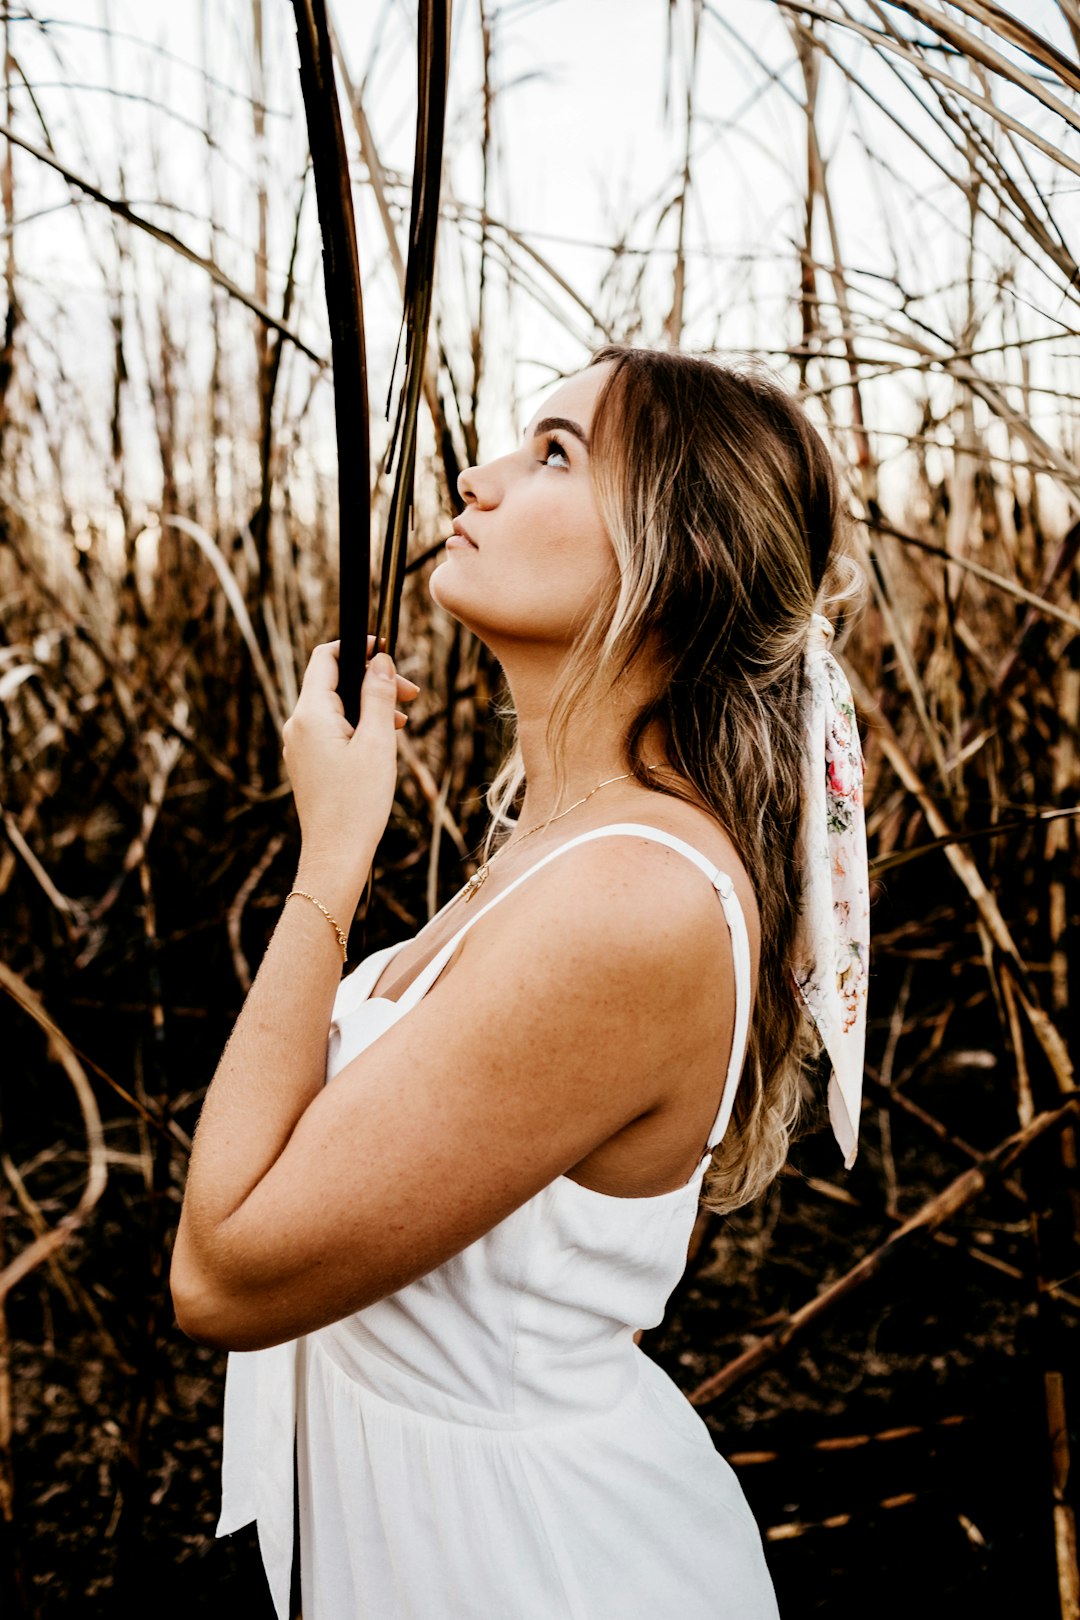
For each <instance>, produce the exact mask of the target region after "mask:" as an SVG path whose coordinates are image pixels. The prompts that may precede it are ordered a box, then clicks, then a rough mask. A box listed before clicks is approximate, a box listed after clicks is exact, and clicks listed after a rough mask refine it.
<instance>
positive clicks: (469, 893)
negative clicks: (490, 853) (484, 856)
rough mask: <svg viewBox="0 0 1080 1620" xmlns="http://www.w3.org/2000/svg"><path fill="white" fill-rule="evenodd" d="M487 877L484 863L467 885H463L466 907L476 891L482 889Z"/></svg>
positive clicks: (486, 868)
mask: <svg viewBox="0 0 1080 1620" xmlns="http://www.w3.org/2000/svg"><path fill="white" fill-rule="evenodd" d="M487 875H488V865H487V862H486V861H485V862H484V864H483V866H481V867H480V869H479V871H476V872H474V873H473V875H472V877H471V878H470V879H469V881H468V883H466V885H465V904H466V905H468V903H469V901H470V900H471V899H472V897H473V895H474V894H476V892H477V890H478V889H482V888H483V886H484V884H485V883H486V882H487Z"/></svg>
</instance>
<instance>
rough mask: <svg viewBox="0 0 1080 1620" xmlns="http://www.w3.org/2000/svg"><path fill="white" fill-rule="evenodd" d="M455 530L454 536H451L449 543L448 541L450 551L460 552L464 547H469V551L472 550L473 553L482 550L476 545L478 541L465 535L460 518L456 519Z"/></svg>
mask: <svg viewBox="0 0 1080 1620" xmlns="http://www.w3.org/2000/svg"><path fill="white" fill-rule="evenodd" d="M453 530H454V532H453V534H452V535H450V536H449V537H448V539H447V541H446V544H447V548H448V549H450V550H453V551H460V550H461V548H462V546H468V547H469V549H470V550H472V551H479V549H480V548H479V546H478V545H477V544H476V541H475V540H471V539H470V538H469V536H468V535H467V534H466V533H465V530H464V529H463V528H462V526H461V521H460V519H458V518H455V519H454V522H453Z"/></svg>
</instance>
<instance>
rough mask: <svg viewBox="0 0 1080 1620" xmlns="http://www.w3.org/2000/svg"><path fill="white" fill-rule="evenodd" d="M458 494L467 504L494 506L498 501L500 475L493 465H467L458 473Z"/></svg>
mask: <svg viewBox="0 0 1080 1620" xmlns="http://www.w3.org/2000/svg"><path fill="white" fill-rule="evenodd" d="M457 488H458V495H459V496H460V497H461V499H462V500H463V501H464V502H465V505H466V506H470V505H471V506H481V507H483V506H494V505H495V504H496V502H497V501H498V498H499V494H498V477H497V476H492V469H491V466H490V465H489V466H487V467H466V468H465V471H464V472H461V473H459V474H458V481H457Z"/></svg>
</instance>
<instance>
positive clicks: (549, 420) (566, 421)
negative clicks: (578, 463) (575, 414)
mask: <svg viewBox="0 0 1080 1620" xmlns="http://www.w3.org/2000/svg"><path fill="white" fill-rule="evenodd" d="M558 428H562V430H563V432H564V433H572V434H573V435H574V438H575V439H580V441H581V443H582V444H583V445H584V446H585V448H586V450H587V449H588V448H589V440H588V437H587V435H586V432H585V429H584V428H583V427H582V426H581V424H580V423H579V422H571V420H570V418H569V417H568V416H545V417H544V419H543V421H541V422H537V424H536V426H535V427H534V428H533V430H532V433H531V434H530V435H529V437H530V438H532V439H538V438H539V437H540V435H541V433H551V432H552V431H553V430H555V429H558Z"/></svg>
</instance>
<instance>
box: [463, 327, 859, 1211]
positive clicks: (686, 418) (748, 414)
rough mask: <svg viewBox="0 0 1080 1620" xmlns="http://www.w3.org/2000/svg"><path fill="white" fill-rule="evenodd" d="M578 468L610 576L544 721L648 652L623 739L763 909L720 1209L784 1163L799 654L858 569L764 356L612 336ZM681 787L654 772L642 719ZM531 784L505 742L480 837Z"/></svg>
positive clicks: (830, 494) (834, 483)
mask: <svg viewBox="0 0 1080 1620" xmlns="http://www.w3.org/2000/svg"><path fill="white" fill-rule="evenodd" d="M602 363H610V365H611V374H610V376H609V377H608V378H607V379H606V380H605V382H604V384H603V387H602V389H601V391H600V394H599V397H598V400H597V404H596V409H595V412H594V416H593V423H592V429H591V434H590V440H591V443H590V466H591V473H592V478H593V483H594V487H595V490H596V496H597V502H598V505H599V508H600V513H601V517H602V519H603V521H604V524H605V526H606V528H607V531H608V534H609V536H610V539H611V544H612V548H613V551H614V555H615V560H616V563H617V572H616V576H615V579H614V583H613V584H612V586H611V588H610V590H609V592H608V593H607V594H606V596H605V597H604V599H603V600H602V601H601V602H600V603H599V604H598V606H597V607H596V609H595V610H594V611H593V612H592V614H591V615H590V616H589V617H588V619H587V620H586V622H584V623H583V624H582V627H581V632H580V635H579V636H578V637H577V639H576V642H575V645H574V648H573V651H572V653H571V656H570V657H569V659H568V661H567V664H566V666H565V668H564V670H563V673H562V677H561V680H560V683H559V688H558V691H557V693H556V697H555V701H554V703H553V706H552V712H551V715H550V717H549V722H548V741H549V745H550V746H551V749H552V753H553V757H554V759H555V761H556V764H557V765H558V761H559V759H560V752H561V743H562V741H563V739H564V738H565V735H566V729H567V725H568V722H569V719H570V717H571V715H572V714H573V713H574V712H575V710H576V709H577V708H578V706H579V705H580V704H582V703H586V702H588V701H590V700H594V699H595V698H596V697H597V695H598V694H600V693H601V692H603V691H605V690H608V689H610V687H611V686H612V685H613V684H615V683H616V682H619V681H622V680H623V679H625V677H626V676H627V675H628V674H629V672H630V671H631V670H636V669H638V668H641V667H642V662H643V661H644V667H645V668H647V669H648V670H649V671H650V673H651V674H654V676H655V681H654V686H653V696H652V697H651V699H650V700H649V701H648V702H646V703H645V705H644V706H643V707H641V708H640V709H639V711H638V712H637V714H636V715H634V717H633V718H632V720H631V722H630V724H629V725H628V727H627V731H626V734H625V747H626V753H627V759H628V768H629V769H630V770H631V771H632V772H633V774H634V776H635V777H636V779H637V780H638V781H639V782H640V783H641V785H642V786H643V787H647V788H649V789H650V790H652V791H653V792H664V793H671V794H673V795H674V796H676V797H679V798H683V799H688V800H690V801H691V802H700V801H704V803H705V804H706V805H707V806H708V809H709V811H710V812H711V813H712V815H713V816H714V817H715V818H716V820H717V821H718V822H719V823H720V824H721V825H722V826H723V828H724V830H725V831H726V832H727V834H728V836H729V837H730V838H731V840H732V842H733V843H734V845H735V847H736V849H737V850H738V851H739V855H740V858H741V859H742V861H743V864H744V866H745V868H746V871H747V873H748V875H749V877H750V880H751V882H752V883H753V885H754V892H755V896H756V899H757V904H758V908H759V913H760V918H761V957H760V965H759V976H758V990H757V996H756V1000H755V1006H754V1013H753V1017H752V1020H751V1027H750V1032H749V1038H748V1044H747V1051H746V1058H745V1061H744V1064H743V1071H742V1077H741V1079H740V1082H739V1087H738V1091H737V1093H736V1098H735V1107H734V1112H733V1114H732V1118H731V1122H730V1124H729V1126H728V1129H727V1132H726V1133H725V1136H724V1139H723V1141H722V1142H721V1144H720V1145H719V1146H718V1147H717V1149H716V1152H715V1153H714V1154H713V1159H712V1163H711V1165H710V1166H709V1168H708V1170H707V1171H706V1175H705V1181H704V1186H703V1193H702V1200H703V1202H704V1204H705V1205H706V1207H708V1208H710V1209H713V1210H715V1211H717V1212H718V1213H723V1212H726V1211H728V1210H732V1209H737V1208H739V1207H740V1206H741V1205H743V1204H746V1203H748V1202H749V1201H750V1200H751V1199H753V1198H755V1197H756V1196H757V1195H758V1194H759V1193H760V1192H761V1191H763V1189H764V1188H765V1187H766V1186H767V1185H768V1184H769V1182H770V1181H772V1179H773V1178H774V1177H775V1176H776V1174H777V1173H778V1172H779V1170H780V1169H781V1167H782V1165H783V1163H784V1161H785V1159H786V1157H787V1152H788V1145H789V1142H790V1141H791V1138H792V1136H793V1134H794V1132H795V1129H796V1126H797V1124H798V1122H799V1121H800V1117H801V1115H802V1113H803V1102H804V1095H805V1093H806V1089H807V1088H806V1083H805V1079H804V1075H805V1070H806V1064H807V1060H808V1059H809V1058H810V1057H811V1056H812V1055H814V1054H815V1053H816V1051H817V1041H816V1037H815V1036H814V1034H813V1030H812V1026H810V1025H809V1023H808V1021H807V1020H806V1019H805V1017H804V1016H803V1014H802V1012H801V1010H800V1008H799V1005H798V1002H797V997H796V992H795V990H794V986H793V983H792V979H791V972H790V963H791V953H792V944H793V938H794V930H795V921H796V915H797V912H798V907H799V903H800V889H801V884H800V873H799V871H798V867H797V861H796V834H797V830H798V826H799V820H800V814H801V807H802V785H801V764H802V754H803V727H802V718H801V701H802V697H803V693H804V682H805V672H804V653H805V647H806V639H807V633H808V629H809V621H810V615H811V613H812V612H813V611H815V609H816V610H817V611H819V612H824V611H826V610H827V608H829V607H835V606H836V605H837V604H841V603H842V604H844V605H845V606H846V608H847V612H848V616H849V617H850V610H851V605H852V603H853V601H854V599H855V596H856V594H857V593H856V591H855V590H853V587H857V586H859V585H860V584H861V581H862V570H861V569H860V568H859V566H858V564H856V563H855V561H854V559H853V558H851V557H850V555H846V554H845V552H844V550H843V544H844V535H843V531H844V520H843V516H842V510H841V503H840V498H839V486H838V480H837V475H836V471H835V468H834V465H833V462H832V459H831V457H830V454H829V452H828V450H827V449H826V446H825V444H824V442H823V440H822V439H821V437H820V435H819V434H818V432H817V430H816V429H815V428H814V426H813V424H812V423H811V421H810V419H809V417H808V416H807V415H806V413H805V412H804V410H803V409H802V407H801V406H800V405H799V404H798V402H797V401H796V400H795V399H794V398H793V397H792V395H790V394H789V393H788V391H787V390H786V388H785V387H784V385H783V384H782V382H781V381H780V380H779V379H778V378H777V377H776V376H775V375H774V374H772V373H771V372H769V371H768V370H767V369H766V368H765V367H763V366H760V365H757V364H753V363H750V362H744V363H743V364H741V365H740V366H738V367H737V366H735V365H731V364H724V365H721V364H718V363H716V362H715V361H712V360H709V359H705V358H701V357H696V356H690V355H685V354H673V353H669V352H666V351H659V350H651V349H637V348H629V347H621V346H614V345H613V346H610V347H606V348H603V349H600V350H599V351H598V352H597V353H596V354H594V355H593V357H592V360H591V362H590V364H592V365H597V364H602ZM654 722H659V723H660V725H661V727H662V729H663V731H664V733H665V734H666V739H665V740H666V750H667V757H668V760H669V761H670V763H671V765H672V766H673V767H674V768H675V770H676V771H678V772H679V774H680V775H681V777H682V778H683V779H684V781H685V782H687V783H689V784H690V788H691V789H692V792H688V791H685V790H684V789H682V788H680V787H678V786H673V785H672V784H671V782H670V781H669V780H667V779H666V778H665V777H663V776H661V775H657V774H654V773H651V772H650V771H649V770H648V768H647V767H646V766H645V765H644V763H643V760H642V741H643V738H644V735H645V733H646V730H647V728H648V727H649V726H650V725H651V724H653V723H654ZM523 782H524V768H523V765H522V759H521V753H520V750H519V748H518V746H517V744H516V742H515V744H514V746H513V747H512V748H511V750H510V753H509V755H508V756H507V758H506V760H505V762H504V764H503V766H502V768H501V769H500V771H499V773H498V775H497V777H496V779H495V781H494V782H493V783H492V785H491V788H490V790H489V792H488V807H489V809H490V811H491V815H492V821H491V825H490V827H489V830H488V848H489V849H490V848H491V846H492V844H493V843H494V841H495V840H496V839H497V837H498V836H499V834H500V832H502V831H503V830H504V829H505V828H507V827H508V826H509V825H512V822H511V820H510V818H509V815H508V812H509V810H510V808H511V806H512V805H513V804H514V802H515V800H516V798H517V796H518V794H519V792H520V789H521V787H522V784H523Z"/></svg>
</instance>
